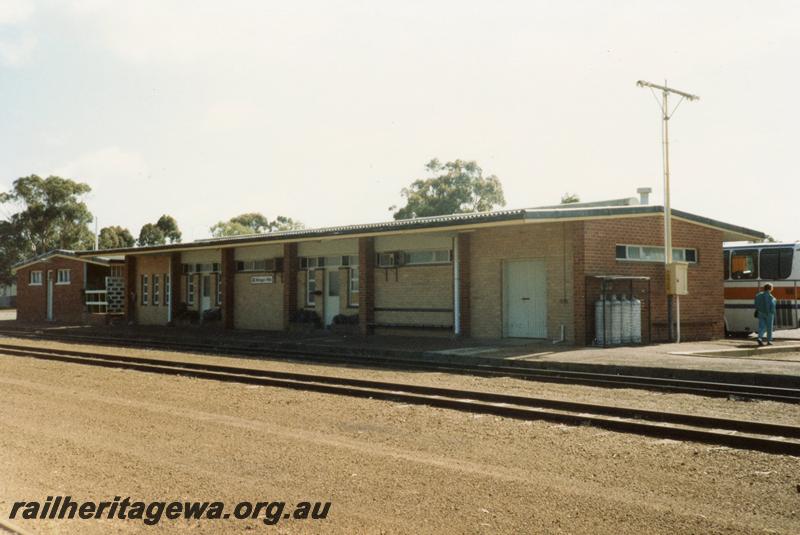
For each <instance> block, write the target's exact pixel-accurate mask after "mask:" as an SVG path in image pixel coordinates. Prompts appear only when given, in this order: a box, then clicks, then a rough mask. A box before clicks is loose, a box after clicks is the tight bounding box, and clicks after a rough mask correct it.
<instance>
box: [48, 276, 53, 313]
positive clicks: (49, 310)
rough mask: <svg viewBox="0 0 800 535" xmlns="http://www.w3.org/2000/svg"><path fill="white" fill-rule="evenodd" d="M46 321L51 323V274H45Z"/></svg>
mask: <svg viewBox="0 0 800 535" xmlns="http://www.w3.org/2000/svg"><path fill="white" fill-rule="evenodd" d="M47 321H53V272H52V271H48V272H47Z"/></svg>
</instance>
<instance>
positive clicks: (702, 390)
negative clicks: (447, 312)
mask: <svg viewBox="0 0 800 535" xmlns="http://www.w3.org/2000/svg"><path fill="white" fill-rule="evenodd" d="M0 335H4V336H17V337H20V338H32V339H42V338H43V337H42V335H41V333H19V332H18V331H0ZM46 338H47V339H50V340H55V341H59V340H62V341H66V340H68V341H70V342H73V343H81V342H82V343H89V344H91V343H101V344H106V345H113V346H118V347H135V348H160V349H170V350H177V351H197V352H201V353H206V354H217V355H220V354H224V355H228V356H239V357H256V358H258V357H262V358H263V357H267V358H272V359H281V360H297V361H302V362H315V363H335V364H342V363H344V364H357V365H361V366H364V365H367V366H375V367H383V368H393V369H400V370H408V369H415V370H426V371H437V372H448V373H459V374H467V375H478V376H490V377H497V376H500V377H513V378H517V379H525V380H534V381H542V382H553V383H562V384H580V385H586V386H600V387H605V388H637V389H646V390H656V391H667V392H672V393H686V394H695V395H701V396H708V397H731V396H736V397H741V398H748V399H762V400H771V401H780V402H785V403H800V390H798V389H793V388H781V387H773V386H760V385H747V384H733V383H719V382H710V381H697V380H686V379H672V378H663V377H645V376H636V375H618V374H611V373H597V372H582V371H572V370H558V369H548V368H527V367H522V366H509V365H507V363H506V365H504V366H497V365H483V364H463V363H447V362H431V361H428V362H425V361H421V360H415V359H403V358H395V357H385V356H378V357H374V356H370V357H361V356H354V355H341V354H339V355H336V354H314V353H308V352H305V351H303V350H300V349H260V348H252V347H241V346H227V345H208V344H202V343H183V342H175V341H171V340H169V341H168V340H154V339H136V340H134V339H122V338H118V337H100V336H84V335H67V336H64V335H58V336H52V335H50V336H46Z"/></svg>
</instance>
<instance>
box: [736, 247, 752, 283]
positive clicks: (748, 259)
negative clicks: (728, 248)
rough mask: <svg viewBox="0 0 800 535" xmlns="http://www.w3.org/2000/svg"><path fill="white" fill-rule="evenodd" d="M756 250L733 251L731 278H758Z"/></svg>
mask: <svg viewBox="0 0 800 535" xmlns="http://www.w3.org/2000/svg"><path fill="white" fill-rule="evenodd" d="M757 262H758V249H747V250H741V251H733V254H732V255H731V278H733V279H735V280H739V279H757V278H758V264H757Z"/></svg>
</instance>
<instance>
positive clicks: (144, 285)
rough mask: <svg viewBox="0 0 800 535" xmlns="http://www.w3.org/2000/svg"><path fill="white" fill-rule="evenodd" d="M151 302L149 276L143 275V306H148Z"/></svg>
mask: <svg viewBox="0 0 800 535" xmlns="http://www.w3.org/2000/svg"><path fill="white" fill-rule="evenodd" d="M148 300H149V295H148V293H147V275H142V304H143V305H146V304H147V301H148Z"/></svg>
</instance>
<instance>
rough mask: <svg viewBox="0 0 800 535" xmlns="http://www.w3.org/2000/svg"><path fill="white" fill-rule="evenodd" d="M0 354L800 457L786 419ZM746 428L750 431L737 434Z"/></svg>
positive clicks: (131, 360) (61, 354)
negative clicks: (780, 421)
mask: <svg viewBox="0 0 800 535" xmlns="http://www.w3.org/2000/svg"><path fill="white" fill-rule="evenodd" d="M0 354H5V355H9V356H17V357H31V358H36V359H44V360H55V361H61V362H69V363H76V364H84V365H91V366H99V367H106V368H117V369H128V370H136V371H142V372H149V373H158V374H165V375H176V376H186V377H194V378H199V379H209V380H216V381H224V382H234V383H244V384H253V385H260V386H271V387H278V388H289V389H294V390H303V391H312V392H317V393H323V394H335V395H345V396H350V397H358V398H370V399H381V400H387V401H395V402H396V401H402V402H405V403H409V404H415V405H429V406H434V407H441V408H448V409H454V410H460V411H468V412H473V413H482V414H493V415H496V416H504V417H509V418H516V419H524V420H545V421H550V422H557V423H565V424H570V425H585V424H589V425H594V426H597V427H600V428H604V429H608V430H612V431H621V432H628V433H635V434H641V435H646V436H655V437H661V438H671V439H677V440H694V441H697V442H703V443H709V444H720V445H724V446H729V447H734V448H740V449H748V450H758V451H764V452H769V453H781V454H787V455H794V456H800V442H797V441H793V440H790V439H791V438H800V428H798V427H795V426H789V425H782V424H773V423H765V422H748V421H740V420H728V419H724V418H716V417H706V416H698V415H688V414H677V413H666V412H660V411H651V410H643V409H634V408H625V407H613V406H603V405H595V404H588V403H577V402H567V401H560V400H548V399H539V398H527V397H523V396H514V395H506V394H494V393H488V392H476V391H467V390H456V389H446V388H438V387H427V386H421V385H409V384H398V383H388V382H381V381H370V380H361V379H350V378H337V377H328V376H317V375H309V374H294V373H288V372H273V371H270V370H253V369H249V368H239V367H234V366H218V365H205V364H199V363H187V362H176V361H169V360H161V359H145V358H136V357H124V356H118V355H99V354H92V353H87V352H76V351H62V350H53V349H36V348H32V349H27V350H20V349H10V348H5V347H4V348H2V351H1V352H0ZM742 432H745V433H748V434H740V433H742Z"/></svg>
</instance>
